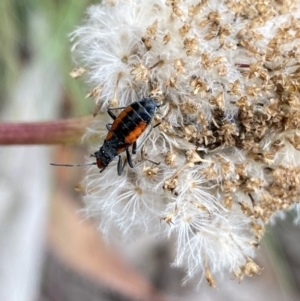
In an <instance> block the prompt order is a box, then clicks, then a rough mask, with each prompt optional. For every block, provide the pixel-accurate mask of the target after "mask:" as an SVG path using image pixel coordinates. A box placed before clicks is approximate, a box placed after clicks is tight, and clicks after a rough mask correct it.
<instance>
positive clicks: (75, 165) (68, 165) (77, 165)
mask: <svg viewBox="0 0 300 301" xmlns="http://www.w3.org/2000/svg"><path fill="white" fill-rule="evenodd" d="M50 165H52V166H64V167H83V166H89V165H97V163H96V162H93V163H87V164H57V163H50Z"/></svg>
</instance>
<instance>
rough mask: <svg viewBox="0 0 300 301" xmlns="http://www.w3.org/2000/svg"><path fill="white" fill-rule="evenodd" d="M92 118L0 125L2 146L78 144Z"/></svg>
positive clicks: (5, 123)
mask: <svg viewBox="0 0 300 301" xmlns="http://www.w3.org/2000/svg"><path fill="white" fill-rule="evenodd" d="M92 120H93V117H92V116H84V117H79V118H70V119H61V120H55V121H46V122H20V123H12V122H11V123H10V122H3V123H0V145H30V144H76V143H79V142H80V140H81V137H82V135H83V133H84V132H85V128H86V127H87V126H88V125H89V124H90V122H91V121H92Z"/></svg>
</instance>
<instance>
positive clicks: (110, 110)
mask: <svg viewBox="0 0 300 301" xmlns="http://www.w3.org/2000/svg"><path fill="white" fill-rule="evenodd" d="M125 108H126V107H119V108H108V109H107V114H108V115H109V116H110V117H111V118H112V119H113V120H115V119H116V118H117V116H116V115H115V114H114V113H113V112H112V111H113V110H123V109H125Z"/></svg>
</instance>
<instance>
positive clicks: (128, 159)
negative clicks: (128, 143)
mask: <svg viewBox="0 0 300 301" xmlns="http://www.w3.org/2000/svg"><path fill="white" fill-rule="evenodd" d="M126 157H127V160H126V161H128V164H129V166H130V167H131V168H134V166H135V165H133V163H132V159H131V156H130V152H129V150H128V148H127V149H126Z"/></svg>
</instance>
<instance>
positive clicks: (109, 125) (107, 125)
mask: <svg viewBox="0 0 300 301" xmlns="http://www.w3.org/2000/svg"><path fill="white" fill-rule="evenodd" d="M111 125H112V123H107V124H106V128H107V130H108V131H110V128H111Z"/></svg>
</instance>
